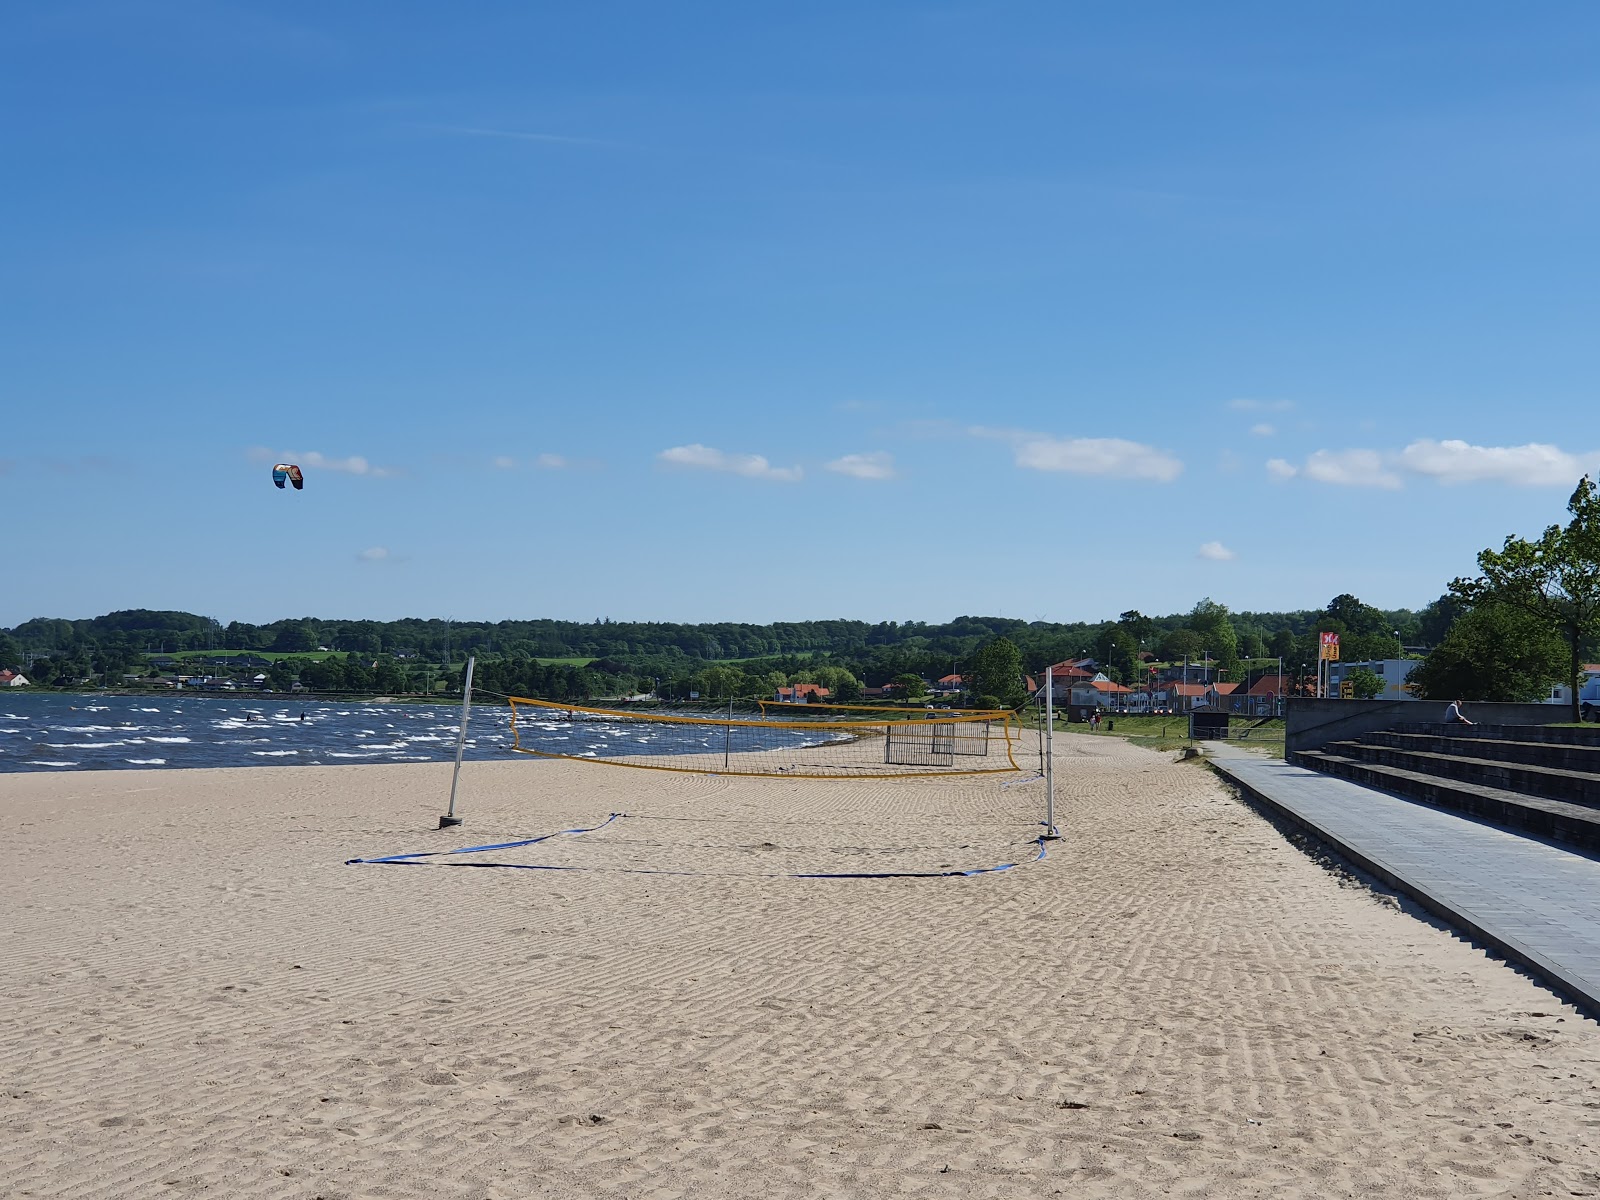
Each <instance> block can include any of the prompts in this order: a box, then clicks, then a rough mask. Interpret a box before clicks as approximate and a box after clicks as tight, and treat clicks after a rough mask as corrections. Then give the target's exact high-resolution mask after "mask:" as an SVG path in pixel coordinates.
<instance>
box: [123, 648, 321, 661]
mask: <svg viewBox="0 0 1600 1200" xmlns="http://www.w3.org/2000/svg"><path fill="white" fill-rule="evenodd" d="M238 654H253V655H255V656H256V657H257V658H264V659H266V660H267V661H268V662H278V661H279V660H281V659H285V658H303V659H308V660H310V661H311V662H321V661H323V659H327V658H343V657H344V655H345V652H344V651H343V650H299V651H295V652H294V653H284V652H283V651H279V650H178V651H175V652H174V653H172V654H169V655H167V656H166V657H168V658H174V659H177V660H178V662H180V663H186V662H204V661H205V660H206V659H208V658H231V657H233V656H234V655H238ZM144 657H145V658H147V659H148V658H159V657H161V655H160V653H159V652H147V653H146V654H145V656H144Z"/></svg>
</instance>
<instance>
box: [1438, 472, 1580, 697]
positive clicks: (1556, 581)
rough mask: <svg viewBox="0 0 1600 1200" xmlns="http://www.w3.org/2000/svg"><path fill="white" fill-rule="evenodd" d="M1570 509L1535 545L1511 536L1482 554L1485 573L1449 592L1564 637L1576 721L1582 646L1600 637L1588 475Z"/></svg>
mask: <svg viewBox="0 0 1600 1200" xmlns="http://www.w3.org/2000/svg"><path fill="white" fill-rule="evenodd" d="M1567 511H1568V512H1569V513H1571V514H1572V520H1571V521H1569V522H1568V523H1567V525H1566V526H1565V527H1562V526H1560V525H1551V526H1550V527H1549V528H1548V529H1546V530H1545V531H1544V534H1543V536H1541V537H1540V538H1539V539H1538V540H1537V541H1532V542H1530V541H1528V540H1527V539H1526V538H1520V537H1508V538H1506V540H1505V545H1504V546H1503V547H1502V548H1501V549H1500V550H1485V551H1483V552H1482V553H1481V554H1479V555H1478V570H1480V571H1482V572H1483V574H1482V575H1481V576H1479V577H1478V578H1477V579H1457V580H1456V581H1455V582H1453V583H1452V584H1451V585H1450V591H1451V592H1452V593H1453V594H1455V595H1456V596H1458V597H1460V598H1461V599H1462V600H1464V601H1466V602H1467V603H1477V602H1481V601H1483V600H1492V601H1496V602H1498V603H1500V604H1503V605H1506V606H1508V607H1510V608H1514V609H1516V610H1517V611H1519V612H1522V613H1526V614H1527V615H1528V616H1529V617H1531V618H1533V620H1534V621H1535V622H1537V623H1538V624H1539V626H1541V627H1542V628H1544V629H1546V630H1549V631H1550V632H1552V633H1555V634H1557V635H1559V636H1560V637H1561V639H1562V641H1564V642H1565V643H1566V646H1567V666H1566V670H1565V671H1564V672H1563V673H1562V674H1563V675H1564V677H1565V678H1564V682H1565V683H1566V684H1567V686H1568V687H1569V688H1571V690H1572V719H1573V720H1574V721H1577V720H1578V719H1579V710H1578V687H1577V683H1578V673H1579V670H1580V668H1581V667H1582V663H1583V647H1584V643H1585V642H1586V641H1588V640H1589V639H1591V638H1593V637H1594V636H1595V635H1596V634H1597V633H1600V491H1597V489H1596V488H1595V485H1594V483H1593V482H1592V481H1591V480H1590V479H1589V478H1588V477H1587V476H1585V477H1584V478H1582V479H1580V480H1578V486H1577V488H1576V489H1575V490H1574V491H1573V493H1572V497H1571V499H1569V500H1568V501H1567ZM1557 678H1561V676H1557ZM1462 699H1465V697H1462Z"/></svg>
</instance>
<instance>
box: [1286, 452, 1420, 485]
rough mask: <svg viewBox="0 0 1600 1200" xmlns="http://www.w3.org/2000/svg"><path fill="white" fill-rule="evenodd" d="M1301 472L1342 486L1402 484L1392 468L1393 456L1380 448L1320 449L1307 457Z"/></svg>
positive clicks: (1308, 476)
mask: <svg viewBox="0 0 1600 1200" xmlns="http://www.w3.org/2000/svg"><path fill="white" fill-rule="evenodd" d="M1300 473H1301V474H1302V475H1304V476H1305V477H1306V478H1307V479H1315V480H1316V481H1317V482H1318V483H1333V484H1337V485H1339V486H1340V487H1376V488H1397V487H1399V486H1400V476H1398V475H1396V474H1395V473H1394V471H1393V470H1391V469H1390V467H1389V456H1388V455H1386V454H1381V453H1379V452H1378V451H1376V450H1318V451H1317V452H1316V453H1315V454H1313V455H1312V456H1311V457H1310V458H1308V459H1306V465H1305V466H1303V467H1301V468H1300Z"/></svg>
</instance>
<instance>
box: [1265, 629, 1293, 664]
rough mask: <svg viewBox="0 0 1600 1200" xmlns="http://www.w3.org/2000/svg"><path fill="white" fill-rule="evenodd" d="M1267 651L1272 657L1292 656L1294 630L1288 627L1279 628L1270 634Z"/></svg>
mask: <svg viewBox="0 0 1600 1200" xmlns="http://www.w3.org/2000/svg"><path fill="white" fill-rule="evenodd" d="M1267 653H1268V654H1270V655H1271V656H1272V657H1273V658H1293V657H1294V632H1293V631H1292V630H1289V629H1280V630H1278V631H1277V632H1276V633H1274V634H1273V635H1272V638H1271V639H1270V640H1269V641H1268V642H1267Z"/></svg>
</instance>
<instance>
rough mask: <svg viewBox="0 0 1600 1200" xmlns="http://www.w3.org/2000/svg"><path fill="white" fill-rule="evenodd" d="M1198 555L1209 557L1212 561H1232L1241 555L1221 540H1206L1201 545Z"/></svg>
mask: <svg viewBox="0 0 1600 1200" xmlns="http://www.w3.org/2000/svg"><path fill="white" fill-rule="evenodd" d="M1197 557H1199V558H1204V559H1209V560H1210V561H1212V562H1232V561H1233V560H1234V559H1236V558H1238V557H1239V556H1238V555H1237V554H1236V553H1234V552H1233V551H1232V550H1229V549H1228V548H1227V547H1226V546H1224V545H1223V544H1222V543H1221V542H1204V543H1202V544H1201V546H1200V549H1199V551H1198V554H1197Z"/></svg>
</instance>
